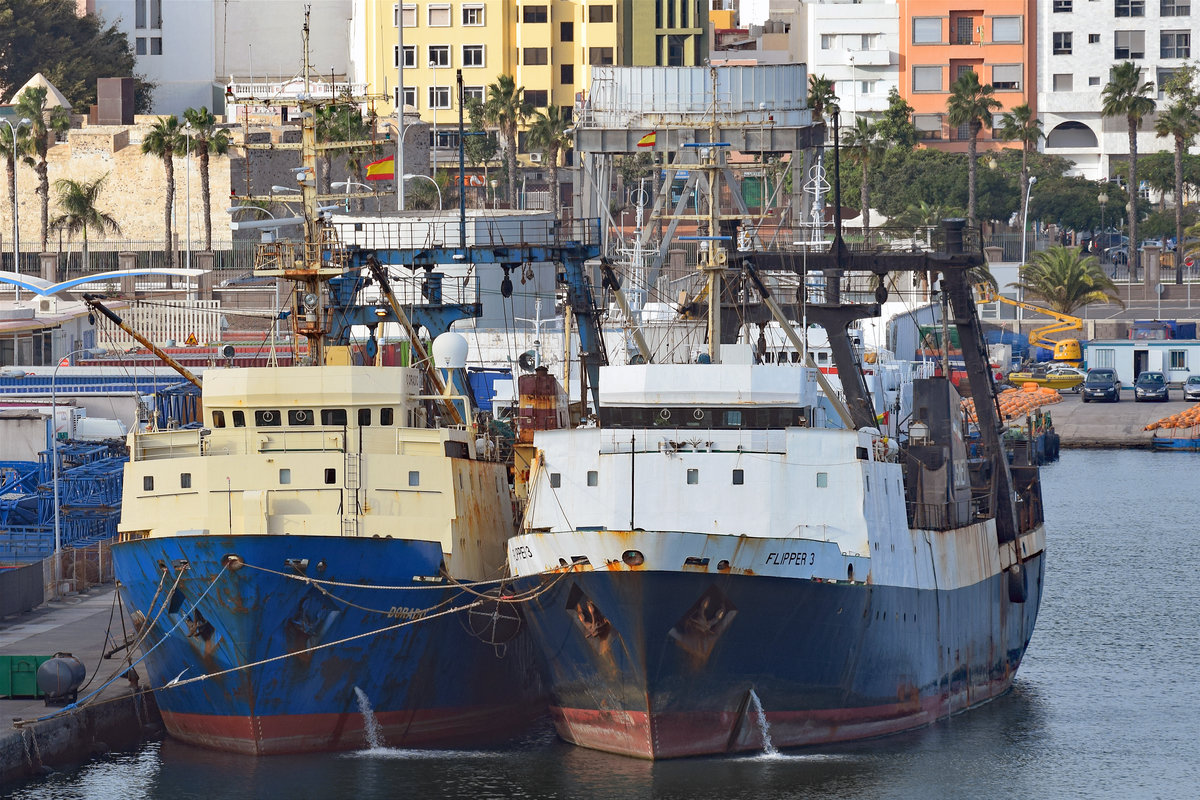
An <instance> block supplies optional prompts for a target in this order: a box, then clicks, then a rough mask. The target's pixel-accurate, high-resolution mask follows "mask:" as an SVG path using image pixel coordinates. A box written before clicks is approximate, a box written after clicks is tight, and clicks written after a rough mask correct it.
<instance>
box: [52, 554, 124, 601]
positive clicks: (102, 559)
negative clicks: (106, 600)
mask: <svg viewBox="0 0 1200 800" xmlns="http://www.w3.org/2000/svg"><path fill="white" fill-rule="evenodd" d="M55 560H56V559H55V556H53V555H51V556H50V557H49V558H46V559H43V561H42V564H41V566H42V585H43V586H44V587H45V597H46V599H57V598H60V597H62V596H63V595H66V594H73V593H77V592H86V591H87V590H88V589H91V588H92V587H94V586H99V585H101V584H104V583H112V582H113V579H114V578H113V566H112V542H111V541H103V542H95V543H93V544H90V545H87V546H86V547H68V548H66V549H64V550H62V551H61V552H60V553H59V554H58V557H57V562H58V568H57V570H56V569H55Z"/></svg>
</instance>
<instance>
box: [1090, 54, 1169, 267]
mask: <svg viewBox="0 0 1200 800" xmlns="http://www.w3.org/2000/svg"><path fill="white" fill-rule="evenodd" d="M1153 91H1154V84H1152V83H1143V82H1142V73H1141V70H1140V68H1139V67H1138V65H1137V64H1135V63H1134V62H1132V61H1123V62H1121V63H1120V64H1118V65H1117V66H1115V67H1113V68H1112V72H1111V73H1109V79H1108V83H1107V84H1105V86H1104V92H1103V93H1102V95H1101V97H1102V99H1103V105H1102V106H1101V110H1100V113H1101V114H1102V115H1104V116H1105V117H1124V118H1125V124H1126V126H1127V127H1128V129H1129V180H1128V181H1126V183H1127V187H1126V188H1127V189H1128V190H1129V192H1128V194H1129V199H1128V202H1127V203H1126V208H1127V210H1128V212H1129V242H1130V244H1131V245H1132V246H1131V247H1130V248H1129V263H1130V265H1131V268H1132V269H1133V270H1135V274H1136V269H1137V266H1138V262H1139V261H1140V260H1141V254H1140V253H1139V252H1138V248H1137V241H1138V238H1137V223H1138V213H1137V196H1138V182H1137V160H1138V151H1137V132H1138V127H1139V126H1140V125H1141V124H1142V120H1143V119H1145V118H1146V117H1147V116H1148V115H1150V114H1153V113H1154V109H1155V107H1156V106H1157V104H1156V103H1155V102H1154V98H1153V97H1151V96H1150V95H1151V93H1152V92H1153Z"/></svg>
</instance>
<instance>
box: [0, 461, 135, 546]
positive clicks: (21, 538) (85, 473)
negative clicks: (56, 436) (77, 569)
mask: <svg viewBox="0 0 1200 800" xmlns="http://www.w3.org/2000/svg"><path fill="white" fill-rule="evenodd" d="M53 457H54V451H53V450H43V451H42V452H41V453H39V454H38V461H36V462H32V461H10V462H0V561H4V562H23V561H36V560H38V559H41V558H45V557H46V556H48V555H50V554H51V553H53V552H54V461H53ZM128 460H129V456H128V453H127V451H126V449H125V445H124V443H123V442H119V441H110V442H99V443H96V442H86V443H85V442H71V441H67V442H63V443H61V444H60V445H59V446H58V495H59V504H60V506H59V533H60V537H61V543H62V546H63V547H83V546H86V545H89V544H93V543H95V542H99V541H103V540H106V539H112V538H113V537H115V536H116V535H117V522H118V521H119V520H120V517H121V482H122V475H123V472H124V468H125V462H126V461H128Z"/></svg>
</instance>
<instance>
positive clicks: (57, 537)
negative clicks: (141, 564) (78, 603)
mask: <svg viewBox="0 0 1200 800" xmlns="http://www.w3.org/2000/svg"><path fill="white" fill-rule="evenodd" d="M101 352H104V351H103V350H100V349H98V348H93V347H83V348H80V349H78V350H72V351H71V352H69V353H67V354H66V355H65V356H63V357H62V358H61V359H60V360H59V362H58V364H56V365H55V367H54V371H53V372H52V373H50V434H51V436H50V450H51V453H50V459H51V462H52V464H51V467H52V469H53V476H54V594H55V596H57V595H58V591H59V586H60V585H61V583H62V559H61V558H60V557H59V554H60V553H61V552H62V522H61V519H60V515H61V512H62V504H61V503H60V502H59V499H58V397H57V395H56V393H55V390H56V389H57V387H58V368H59V367H61V366H62V365H63V364H66V363H69V362H70V360H71V356H75V355H79V354H81V353H85V354H87V355H96V354H97V353H101Z"/></svg>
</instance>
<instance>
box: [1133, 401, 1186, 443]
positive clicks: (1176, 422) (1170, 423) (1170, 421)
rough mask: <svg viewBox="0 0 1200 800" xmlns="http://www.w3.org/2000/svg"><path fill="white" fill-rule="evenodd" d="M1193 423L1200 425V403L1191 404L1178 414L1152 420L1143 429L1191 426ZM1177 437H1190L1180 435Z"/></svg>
mask: <svg viewBox="0 0 1200 800" xmlns="http://www.w3.org/2000/svg"><path fill="white" fill-rule="evenodd" d="M1193 425H1200V405H1196V406H1189V407H1188V408H1187V409H1186V410H1184V411H1180V412H1179V413H1178V414H1172V415H1171V416H1169V417H1163V418H1162V419H1160V420H1159V421H1158V422H1151V423H1150V424H1149V425H1147V426H1146V427H1145V428H1143V429H1142V430H1145V431H1156V430H1159V429H1160V428H1190V427H1192V426H1193ZM1176 438H1188V437H1182V436H1179V437H1176Z"/></svg>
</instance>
